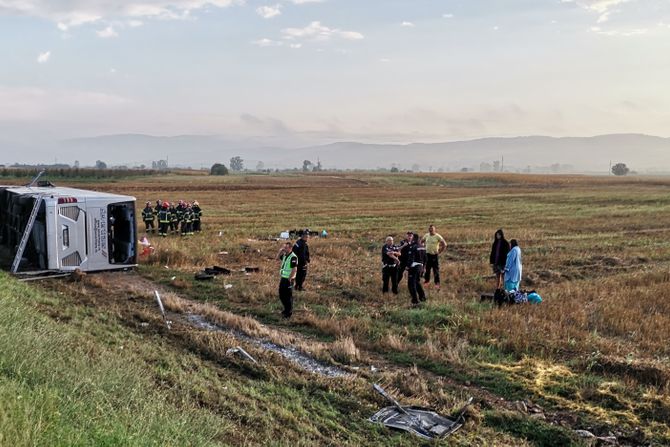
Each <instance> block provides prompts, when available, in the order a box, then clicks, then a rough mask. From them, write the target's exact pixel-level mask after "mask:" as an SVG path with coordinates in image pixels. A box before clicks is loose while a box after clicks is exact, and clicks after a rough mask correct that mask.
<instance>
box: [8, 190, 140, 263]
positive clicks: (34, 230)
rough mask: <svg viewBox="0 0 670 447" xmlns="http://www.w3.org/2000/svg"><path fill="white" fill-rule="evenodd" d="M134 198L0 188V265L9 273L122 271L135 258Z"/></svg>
mask: <svg viewBox="0 0 670 447" xmlns="http://www.w3.org/2000/svg"><path fill="white" fill-rule="evenodd" d="M136 232H137V223H136V220H135V198H134V197H130V196H122V195H116V194H108V193H102V192H95V191H87V190H83V189H74V188H64V187H56V186H53V185H51V184H50V183H48V182H41V183H40V184H39V185H38V186H0V264H2V266H3V268H10V270H11V271H12V273H20V274H24V273H25V274H31V273H34V274H41V273H45V274H47V273H50V272H54V273H63V272H70V271H74V270H75V269H80V270H81V271H85V272H86V271H89V272H90V271H99V270H114V269H126V268H130V267H133V266H135V265H136V262H137V235H136Z"/></svg>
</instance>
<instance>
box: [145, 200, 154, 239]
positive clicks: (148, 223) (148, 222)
mask: <svg viewBox="0 0 670 447" xmlns="http://www.w3.org/2000/svg"><path fill="white" fill-rule="evenodd" d="M142 220H144V227H145V228H146V231H147V234H148V233H153V232H154V230H155V229H156V228H155V225H154V209H153V208H152V207H151V202H147V204H146V206H145V207H144V209H143V210H142Z"/></svg>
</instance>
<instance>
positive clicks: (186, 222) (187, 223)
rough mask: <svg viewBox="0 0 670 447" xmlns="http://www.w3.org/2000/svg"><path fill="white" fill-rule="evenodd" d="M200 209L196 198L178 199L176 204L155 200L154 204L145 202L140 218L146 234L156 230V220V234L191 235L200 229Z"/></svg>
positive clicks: (163, 235) (165, 235) (164, 235)
mask: <svg viewBox="0 0 670 447" xmlns="http://www.w3.org/2000/svg"><path fill="white" fill-rule="evenodd" d="M201 218H202V209H201V208H200V204H199V203H198V201H197V200H195V201H193V203H191V202H185V201H183V200H180V201H179V202H178V203H177V205H175V204H174V202H172V203H170V202H167V201H161V200H156V206H155V207H154V206H152V205H151V202H147V203H146V206H145V207H144V209H143V210H142V220H143V221H144V226H145V228H146V232H147V234H149V233H154V232H155V231H156V221H157V222H158V235H159V236H162V237H167V235H168V234H181V235H182V236H186V235H191V234H194V233H197V232H199V231H200V230H201V229H202V225H201Z"/></svg>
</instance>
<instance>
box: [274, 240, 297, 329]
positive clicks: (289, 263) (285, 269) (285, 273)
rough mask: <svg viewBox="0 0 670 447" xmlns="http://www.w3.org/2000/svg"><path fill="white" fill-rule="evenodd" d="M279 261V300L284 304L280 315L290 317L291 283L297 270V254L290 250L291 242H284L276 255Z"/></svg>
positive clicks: (291, 301) (291, 312)
mask: <svg viewBox="0 0 670 447" xmlns="http://www.w3.org/2000/svg"><path fill="white" fill-rule="evenodd" d="M277 257H278V259H279V261H280V262H281V267H280V269H279V274H280V280H279V300H280V301H281V303H282V304H283V305H284V310H283V312H282V315H283V316H284V318H291V315H292V314H293V283H294V281H295V278H296V275H297V272H298V256H296V254H295V253H293V250H291V242H290V241H289V242H285V243H284V246H283V247H282V248H281V250H279V255H278V256H277Z"/></svg>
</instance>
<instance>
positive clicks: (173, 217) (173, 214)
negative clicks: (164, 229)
mask: <svg viewBox="0 0 670 447" xmlns="http://www.w3.org/2000/svg"><path fill="white" fill-rule="evenodd" d="M178 230H179V222H177V209H176V207H175V206H174V202H173V203H171V204H170V234H177V231H178Z"/></svg>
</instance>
